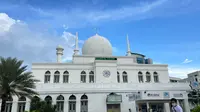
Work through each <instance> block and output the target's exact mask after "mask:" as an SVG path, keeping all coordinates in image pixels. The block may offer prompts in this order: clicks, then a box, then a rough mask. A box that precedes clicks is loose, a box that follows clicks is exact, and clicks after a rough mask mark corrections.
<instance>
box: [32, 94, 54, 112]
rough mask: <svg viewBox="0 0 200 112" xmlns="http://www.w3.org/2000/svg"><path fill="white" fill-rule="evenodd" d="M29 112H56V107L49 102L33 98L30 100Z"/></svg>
mask: <svg viewBox="0 0 200 112" xmlns="http://www.w3.org/2000/svg"><path fill="white" fill-rule="evenodd" d="M30 111H31V112H56V106H55V105H52V103H51V102H46V101H42V100H41V99H39V98H38V97H34V98H33V99H32V100H31V106H30Z"/></svg>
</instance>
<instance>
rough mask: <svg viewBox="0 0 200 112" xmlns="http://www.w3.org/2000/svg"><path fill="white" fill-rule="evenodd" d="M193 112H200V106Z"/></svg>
mask: <svg viewBox="0 0 200 112" xmlns="http://www.w3.org/2000/svg"><path fill="white" fill-rule="evenodd" d="M192 112H200V105H198V106H196V107H195V108H194V109H192Z"/></svg>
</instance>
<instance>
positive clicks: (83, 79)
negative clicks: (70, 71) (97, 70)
mask: <svg viewBox="0 0 200 112" xmlns="http://www.w3.org/2000/svg"><path fill="white" fill-rule="evenodd" d="M81 83H86V72H85V71H82V72H81Z"/></svg>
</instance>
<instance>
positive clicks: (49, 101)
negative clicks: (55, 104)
mask: <svg viewBox="0 0 200 112" xmlns="http://www.w3.org/2000/svg"><path fill="white" fill-rule="evenodd" d="M44 100H45V101H46V102H47V104H50V103H52V97H51V96H46V97H45V99H44Z"/></svg>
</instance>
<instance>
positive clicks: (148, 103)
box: [146, 102, 149, 110]
mask: <svg viewBox="0 0 200 112" xmlns="http://www.w3.org/2000/svg"><path fill="white" fill-rule="evenodd" d="M146 104H147V110H148V109H149V102H147V103H146Z"/></svg>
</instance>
